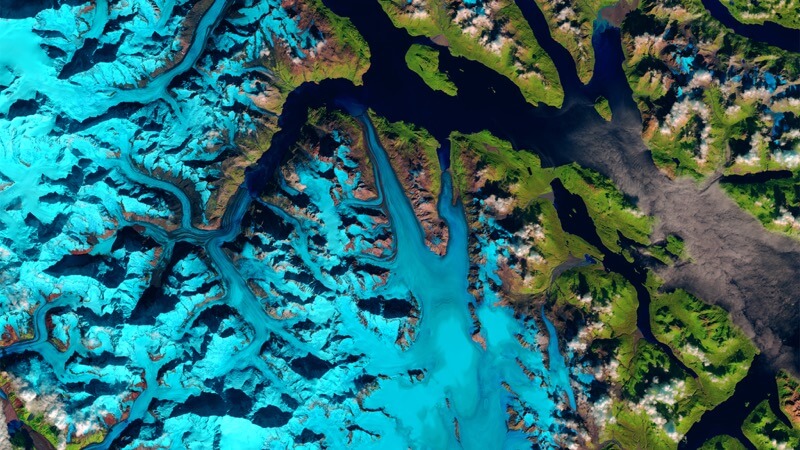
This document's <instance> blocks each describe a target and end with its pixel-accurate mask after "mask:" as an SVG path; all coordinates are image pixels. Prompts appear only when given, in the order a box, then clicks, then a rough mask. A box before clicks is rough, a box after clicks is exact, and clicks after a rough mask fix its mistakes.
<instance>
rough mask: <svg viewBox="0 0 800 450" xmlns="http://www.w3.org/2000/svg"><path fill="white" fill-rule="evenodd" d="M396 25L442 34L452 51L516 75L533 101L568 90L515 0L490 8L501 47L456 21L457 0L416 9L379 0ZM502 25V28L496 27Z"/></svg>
mask: <svg viewBox="0 0 800 450" xmlns="http://www.w3.org/2000/svg"><path fill="white" fill-rule="evenodd" d="M379 1H380V4H381V7H383V9H384V11H386V13H387V14H388V15H389V18H390V19H391V20H392V23H394V25H395V26H396V27H399V28H405V29H406V30H407V31H408V32H409V33H410V34H411V35H413V36H428V37H436V36H443V37H444V38H445V39H446V40H447V41H448V43H449V50H450V53H451V54H453V55H455V56H463V57H465V58H468V59H471V60H474V61H477V62H480V63H481V64H483V65H485V66H487V67H489V68H490V69H492V70H495V71H496V72H498V73H500V74H501V75H503V76H505V77H507V78H508V79H510V80H511V81H513V82H514V83H515V84H516V85H517V86H518V87H519V88H520V90H521V91H522V94H523V96H524V97H525V99H526V100H528V101H529V102H530V103H532V104H534V105H535V104H537V103H545V104H548V105H552V106H561V103H562V102H563V101H564V91H563V89H562V88H561V82H560V80H559V77H558V72H557V71H556V68H555V65H554V64H553V61H552V60H551V59H550V56H549V55H548V54H547V52H545V51H544V49H542V48H541V47H540V46H539V43H538V42H537V41H536V38H535V37H534V35H533V30H531V28H530V25H528V22H527V21H526V20H525V18H524V17H523V16H522V11H520V9H519V7H518V6H517V5H516V4H515V3H514V2H513V1H511V0H498V1H497V2H496V3H497V5H498V6H499V7H498V8H497V9H496V10H494V11H493V12H492V13H491V14H492V17H491V20H492V22H493V26H495V27H497V26H501V25H500V24H502V27H503V29H502V32H501V33H500V39H499V40H497V41H495V42H496V43H497V47H494V46H489V45H485V44H483V43H482V42H481V35H480V32H478V31H476V33H477V34H474V35H473V34H470V33H467V32H464V30H462V28H461V25H459V24H457V23H455V22H454V20H453V19H454V15H455V10H454V9H452V8H451V7H453V6H454V4H455V2H451V1H449V0H441V1H429V2H427V4H426V6H425V9H424V11H422V12H421V13H419V14H412V13H411V12H410V11H408V8H409V7H410V6H409V5H408V3H407V2H406V1H405V0H379ZM495 31H498V32H499V31H500V30H495Z"/></svg>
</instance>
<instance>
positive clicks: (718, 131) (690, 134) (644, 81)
mask: <svg viewBox="0 0 800 450" xmlns="http://www.w3.org/2000/svg"><path fill="white" fill-rule="evenodd" d="M679 3H680V4H679V5H676V6H675V7H671V8H669V7H664V5H663V4H662V3H659V2H655V1H653V0H645V1H642V2H641V3H640V4H639V8H638V9H637V10H636V11H633V12H632V13H630V14H628V16H627V17H626V19H625V21H624V22H623V26H622V30H623V49H624V51H625V55H626V58H625V63H624V68H625V72H626V75H627V77H628V82H629V84H630V86H631V87H632V88H633V91H634V98H635V99H636V101H637V103H638V104H639V108H640V110H641V111H642V114H643V118H644V121H645V124H644V125H645V126H644V138H645V141H646V142H647V143H648V146H649V147H650V148H651V150H652V152H653V159H654V161H655V162H656V164H657V165H658V166H659V167H661V168H662V169H664V170H665V171H666V172H667V173H668V174H669V175H671V176H690V177H693V178H696V179H701V178H703V177H706V176H709V175H711V174H714V173H746V172H754V171H760V170H769V169H775V168H780V167H785V162H783V161H781V160H778V159H776V158H775V157H774V155H773V152H774V151H775V149H773V148H771V147H774V145H773V144H771V143H770V139H769V138H768V137H769V135H770V132H771V131H770V130H771V126H772V122H771V120H772V119H771V118H770V116H769V115H768V114H765V111H767V109H768V108H772V107H773V106H774V107H775V108H776V111H777V110H785V109H787V108H788V109H791V107H790V106H789V105H788V102H777V103H776V102H774V101H773V100H772V98H770V97H771V96H769V95H767V96H766V97H764V96H758V95H756V96H753V95H744V92H745V90H746V87H745V86H744V85H743V84H742V83H741V82H740V81H738V78H736V77H734V76H732V75H731V74H729V75H728V76H727V77H726V79H724V80H716V81H719V82H720V83H721V84H722V85H721V86H720V85H718V84H716V83H714V81H712V80H711V78H710V76H708V75H703V76H701V74H703V73H707V71H708V70H709V69H710V68H712V67H732V68H733V69H734V70H736V71H737V72H738V73H745V72H749V73H754V72H755V73H760V74H766V73H770V74H772V75H774V76H780V77H782V78H784V79H786V80H795V79H797V77H798V75H800V56H798V55H797V54H793V53H790V52H786V51H783V50H781V49H779V48H774V47H770V46H768V45H766V44H762V43H759V42H755V41H752V40H748V39H746V38H743V37H741V36H738V35H735V34H734V33H732V32H731V31H730V30H728V29H727V28H725V27H723V26H722V25H721V24H720V23H719V22H718V21H716V20H715V19H714V18H712V17H711V15H710V14H709V13H708V12H707V11H706V9H705V8H704V6H703V5H702V3H701V1H700V0H682V1H680V2H679ZM665 30H666V31H665ZM663 34H672V35H675V36H676V38H675V42H684V41H685V42H687V43H691V44H694V46H695V47H694V48H695V49H697V48H699V49H700V50H699V54H698V55H697V56H695V55H693V54H692V52H693V51H694V50H688V49H687V48H684V46H683V44H681V45H678V47H677V48H676V49H674V50H671V51H664V48H663V46H662V45H661V44H659V43H658V42H657V39H654V38H653V37H652V36H653V35H663ZM698 58H702V59H698ZM697 61H702V62H700V63H699V66H694V67H692V68H691V69H686V68H685V67H684V65H686V64H695V63H697ZM704 69H706V70H704ZM675 71H683V72H690V73H694V74H696V76H694V77H691V76H689V77H684V76H680V77H679V76H676V75H675V74H674V72H675ZM695 87H700V88H701V89H695ZM668 92H669V93H670V95H667V93H668Z"/></svg>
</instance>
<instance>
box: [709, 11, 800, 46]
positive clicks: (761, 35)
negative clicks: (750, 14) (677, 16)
mask: <svg viewBox="0 0 800 450" xmlns="http://www.w3.org/2000/svg"><path fill="white" fill-rule="evenodd" d="M702 2H703V6H705V7H706V9H707V10H708V12H710V13H711V15H712V16H714V18H715V19H717V20H719V21H720V22H721V23H722V24H723V25H725V26H726V27H728V28H730V29H732V30H733V32H734V33H736V34H738V35H740V36H744V37H746V38H749V39H753V40H754V41H759V42H763V43H765V44H769V45H774V46H775V47H778V48H782V49H784V50H788V51H790V52H800V30H793V29H791V28H786V27H784V26H782V25H778V24H777V23H775V22H764V24H763V25H750V24H746V23H741V22H739V21H738V20H736V18H734V17H733V15H732V14H731V12H730V11H728V9H727V8H725V6H724V5H723V4H722V2H721V1H720V0H702Z"/></svg>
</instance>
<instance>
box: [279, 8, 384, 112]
mask: <svg viewBox="0 0 800 450" xmlns="http://www.w3.org/2000/svg"><path fill="white" fill-rule="evenodd" d="M307 5H308V8H309V10H310V11H304V12H303V14H309V15H311V16H313V17H315V18H317V19H318V20H317V21H316V25H317V26H318V27H319V28H320V30H321V31H322V34H323V37H324V39H326V40H327V41H328V45H327V46H326V47H324V48H323V49H322V50H321V51H320V53H319V54H317V55H316V56H313V57H309V58H306V59H305V60H303V62H302V63H299V64H297V63H295V62H294V61H292V60H291V59H290V58H288V57H283V58H282V57H277V58H275V59H274V60H272V61H270V62H267V63H266V65H267V66H268V67H269V68H270V69H271V70H272V72H273V74H274V75H275V79H276V80H278V83H277V84H276V86H275V88H276V89H277V92H276V93H273V95H277V96H278V98H277V99H275V100H274V101H273V102H274V103H275V108H276V109H275V110H274V111H275V112H280V109H281V108H282V107H283V102H284V101H285V100H286V96H287V95H289V93H290V92H291V91H293V90H294V89H295V88H296V87H297V86H299V85H300V84H302V83H303V82H306V81H315V82H319V81H322V80H324V79H328V78H345V79H348V80H351V81H353V83H355V84H357V85H358V84H361V83H362V80H361V77H362V75H364V73H365V72H366V71H367V69H369V61H370V56H371V53H370V49H369V46H368V45H367V42H366V41H365V40H364V38H363V37H362V36H361V34H359V32H358V30H357V29H356V27H355V26H354V25H353V23H352V22H351V21H350V19H347V18H345V17H340V16H337V15H336V14H334V13H333V12H332V11H331V10H330V9H328V7H326V6H325V5H324V4H323V3H322V0H310V1H309V2H307ZM271 110H272V109H271Z"/></svg>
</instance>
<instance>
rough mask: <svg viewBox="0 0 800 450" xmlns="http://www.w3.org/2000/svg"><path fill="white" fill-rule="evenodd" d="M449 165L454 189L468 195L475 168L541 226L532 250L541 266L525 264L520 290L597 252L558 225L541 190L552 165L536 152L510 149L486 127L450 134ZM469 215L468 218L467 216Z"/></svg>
mask: <svg viewBox="0 0 800 450" xmlns="http://www.w3.org/2000/svg"><path fill="white" fill-rule="evenodd" d="M450 149H451V156H450V163H451V166H450V170H451V173H452V176H453V182H454V184H455V186H456V187H457V188H458V190H459V192H461V193H462V195H464V196H466V197H470V196H471V195H472V194H473V193H474V192H476V190H477V188H476V186H475V183H477V182H479V176H478V175H477V174H478V173H479V172H480V173H481V176H482V177H484V181H486V182H489V183H495V184H496V186H497V187H498V188H500V189H503V190H505V195H507V196H508V197H510V198H513V200H514V211H515V212H514V214H519V215H521V216H523V217H527V218H528V220H529V221H530V222H532V223H537V224H538V225H540V226H541V227H542V230H543V233H544V235H545V239H543V240H541V241H540V242H538V243H537V245H536V248H535V251H536V252H537V253H538V254H540V255H541V256H542V257H543V258H544V262H543V263H542V265H541V266H539V267H536V268H529V269H530V271H531V273H532V274H533V278H534V283H533V285H532V286H531V287H529V288H526V289H523V290H522V292H525V293H541V292H544V291H545V290H546V289H547V287H548V286H549V285H550V281H551V277H552V274H553V271H554V270H555V269H556V268H557V267H558V266H559V265H561V264H562V263H564V262H566V261H568V260H570V259H571V258H574V257H582V256H583V255H584V254H587V253H588V254H592V255H595V256H598V252H597V250H596V249H593V248H592V247H591V246H589V245H588V244H586V243H585V242H584V241H583V240H582V239H580V238H578V237H576V236H573V235H570V234H568V233H566V232H564V230H563V229H562V228H561V222H560V221H559V219H558V213H557V212H556V210H555V207H554V206H553V204H552V202H551V201H549V200H547V199H546V198H545V196H546V195H547V194H548V193H550V192H551V188H550V181H551V180H552V179H553V178H554V173H553V169H544V168H542V166H541V162H540V161H539V158H538V157H536V155H534V154H532V153H528V152H523V151H520V152H518V151H515V150H514V149H513V148H512V147H511V144H509V143H508V142H506V141H503V140H501V139H498V138H496V137H494V136H492V135H491V134H490V133H489V132H486V131H484V132H481V133H477V134H469V135H465V134H460V133H453V134H452V135H451V136H450ZM471 220H472V219H471Z"/></svg>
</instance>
